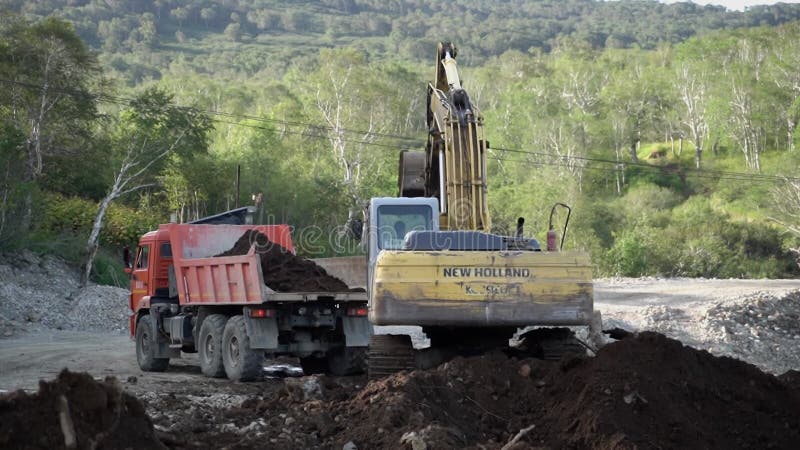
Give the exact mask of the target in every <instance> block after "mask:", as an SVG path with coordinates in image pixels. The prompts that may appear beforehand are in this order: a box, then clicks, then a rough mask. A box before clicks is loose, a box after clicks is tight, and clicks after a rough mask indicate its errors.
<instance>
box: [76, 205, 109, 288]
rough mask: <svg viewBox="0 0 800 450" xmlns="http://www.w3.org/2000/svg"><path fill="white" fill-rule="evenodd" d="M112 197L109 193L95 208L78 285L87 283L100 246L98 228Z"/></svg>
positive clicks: (101, 223) (100, 226)
mask: <svg viewBox="0 0 800 450" xmlns="http://www.w3.org/2000/svg"><path fill="white" fill-rule="evenodd" d="M113 199H114V193H113V192H112V193H109V194H108V195H106V197H105V198H104V199H103V201H101V202H100V207H99V208H98V209H97V215H96V216H95V218H94V224H93V225H92V232H91V233H89V240H88V241H86V256H85V259H84V262H83V271H82V273H81V282H80V286H81V287H83V286H86V285H87V284H88V283H89V277H90V276H91V275H92V265H93V264H94V258H95V257H96V256H97V250H98V249H99V248H100V230H101V229H102V228H103V219H104V218H105V216H106V211H107V210H108V206H109V205H110V204H111V200H113Z"/></svg>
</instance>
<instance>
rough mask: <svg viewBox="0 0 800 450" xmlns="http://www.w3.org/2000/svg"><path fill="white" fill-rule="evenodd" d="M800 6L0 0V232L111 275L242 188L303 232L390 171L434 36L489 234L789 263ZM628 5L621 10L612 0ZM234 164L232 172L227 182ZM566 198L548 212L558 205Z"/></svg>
mask: <svg viewBox="0 0 800 450" xmlns="http://www.w3.org/2000/svg"><path fill="white" fill-rule="evenodd" d="M799 16H800V5H789V4H778V5H773V6H762V7H753V8H750V9H748V10H747V11H745V12H728V11H726V10H725V9H724V8H722V7H713V6H697V5H694V4H691V3H678V4H670V5H664V4H660V3H658V2H655V1H647V0H636V1H634V0H629V1H625V0H623V1H619V2H595V1H591V0H569V1H565V2H556V1H530V0H527V1H526V0H511V1H507V2H491V1H474V2H468V1H454V2H449V3H441V2H433V1H428V0H416V1H402V0H397V1H392V2H375V1H360V0H323V1H303V2H286V1H255V2H239V1H236V0H223V1H210V0H194V1H183V2H178V1H170V0H156V1H153V2H123V1H111V0H107V1H95V0H92V1H81V0H67V1H55V0H50V1H47V0H45V1H25V2H23V1H13V0H3V1H0V17H1V19H0V84H2V87H3V88H2V89H0V130H2V131H0V159H2V164H0V169H2V173H0V250H2V251H14V250H20V249H23V248H26V249H30V250H32V251H36V252H44V253H57V254H59V255H61V256H63V257H65V258H67V259H69V260H71V261H75V262H76V264H79V263H80V262H81V261H85V260H86V258H87V255H91V256H92V257H93V258H92V259H93V260H94V261H95V264H94V265H93V266H91V267H89V268H88V269H89V270H88V272H87V274H86V276H87V278H91V279H93V280H95V281H98V282H102V283H109V284H119V285H124V283H125V281H124V276H123V275H122V273H121V262H120V256H119V255H120V253H121V248H122V247H124V246H126V245H134V244H135V242H136V240H137V238H138V236H139V235H141V234H142V233H144V232H146V231H148V230H150V229H153V228H154V227H156V226H157V224H159V223H163V222H166V221H169V220H170V218H171V217H173V218H174V219H175V220H178V221H188V220H192V219H195V218H198V217H202V216H204V215H207V214H213V213H217V212H221V211H225V210H227V209H230V208H232V207H234V206H236V205H248V204H252V203H253V202H254V199H256V198H258V199H259V207H260V209H259V220H260V221H261V222H263V223H288V224H290V225H292V226H293V227H294V230H295V231H294V236H293V237H294V239H295V241H296V242H297V247H298V250H299V251H300V252H301V254H303V255H305V256H313V257H321V256H331V255H339V254H355V253H358V252H359V251H360V249H359V247H358V245H357V243H355V242H354V241H350V240H349V239H348V238H347V237H345V236H344V234H343V233H342V232H341V227H342V225H344V223H345V221H346V220H347V218H348V216H350V215H352V214H354V212H356V211H359V210H360V208H361V207H362V205H363V202H365V201H367V200H368V199H369V198H371V197H374V196H394V195H397V164H398V153H399V152H400V151H402V150H421V149H423V148H424V143H425V139H426V125H425V114H426V97H425V96H426V89H427V83H428V81H429V80H430V79H431V78H433V75H434V67H433V56H434V50H435V47H436V43H437V42H438V41H439V40H451V41H453V42H455V43H456V45H457V46H458V48H459V54H458V61H459V70H460V72H461V74H462V79H463V80H464V86H465V88H466V90H467V91H468V92H469V93H470V95H471V97H472V100H473V101H474V102H475V103H476V104H477V105H479V106H480V108H481V110H482V112H483V116H484V119H485V123H486V131H487V137H488V140H489V142H490V150H489V156H488V164H489V168H488V170H489V173H488V177H489V206H490V210H491V213H492V220H493V225H494V230H493V231H495V232H499V233H509V232H512V231H513V227H514V223H515V222H516V219H517V217H520V216H523V217H525V218H526V221H527V222H526V224H527V227H526V232H527V233H528V234H530V235H532V236H536V237H539V238H543V237H544V233H545V231H546V229H547V225H548V224H547V221H548V214H549V212H550V210H549V208H550V206H551V205H552V204H553V203H555V202H564V203H568V204H570V205H571V206H572V207H573V211H574V212H573V215H572V219H571V221H570V228H569V233H568V235H567V238H566V244H565V247H566V248H573V249H574V248H578V249H584V250H588V251H590V252H591V254H592V258H593V262H594V264H595V267H596V274H597V275H598V276H613V275H623V276H642V275H656V276H692V277H750V278H760V277H787V276H788V277H791V276H796V275H797V274H798V272H800V270H799V269H798V255H800V254H799V253H798V252H799V251H800V175H798V170H797V167H798V162H800V150H798V145H799V144H800V143H798V137H797V136H796V129H797V124H798V120H800V72H798V71H797V67H800V22H798V21H797V19H800V17H799ZM632 17H635V18H636V20H631V18H632ZM237 169H240V170H241V183H240V184H241V185H240V188H239V189H238V197H237V186H236V183H235V179H236V173H237ZM560 220H563V217H560Z"/></svg>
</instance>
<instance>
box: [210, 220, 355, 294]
mask: <svg viewBox="0 0 800 450" xmlns="http://www.w3.org/2000/svg"><path fill="white" fill-rule="evenodd" d="M253 243H255V244H256V253H257V254H258V255H259V257H260V258H261V271H262V272H263V274H264V283H265V284H266V285H267V286H268V287H269V288H270V289H272V290H274V291H278V292H348V291H351V289H350V288H349V287H348V286H347V285H346V284H345V283H344V282H343V281H342V280H340V279H338V278H336V277H333V276H331V275H328V273H327V272H326V271H325V269H323V268H322V267H319V266H318V265H316V264H314V262H313V261H311V260H309V259H306V258H302V257H300V256H296V255H293V254H292V253H291V252H290V251H288V250H286V249H285V248H284V247H282V246H281V245H278V244H276V243H274V242H272V241H270V240H269V238H268V237H267V236H266V235H264V234H262V233H259V232H258V231H256V230H250V231H247V232H246V233H245V234H243V235H242V237H240V238H239V239H238V240H237V241H236V244H234V246H233V248H231V249H230V250H228V251H226V252H224V253H221V254H219V255H216V256H234V255H245V254H247V252H248V251H250V247H251V245H252V244H253ZM353 290H359V289H353Z"/></svg>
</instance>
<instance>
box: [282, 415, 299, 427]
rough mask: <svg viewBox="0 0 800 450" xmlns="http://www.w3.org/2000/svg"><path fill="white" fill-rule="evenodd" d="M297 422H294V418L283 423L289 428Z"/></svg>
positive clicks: (288, 418) (289, 418)
mask: <svg viewBox="0 0 800 450" xmlns="http://www.w3.org/2000/svg"><path fill="white" fill-rule="evenodd" d="M295 422H296V420H294V418H293V417H287V418H286V420H285V421H284V422H283V424H284V425H286V426H287V427H288V426H289V425H291V424H293V423H295Z"/></svg>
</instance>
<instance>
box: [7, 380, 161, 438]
mask: <svg viewBox="0 0 800 450" xmlns="http://www.w3.org/2000/svg"><path fill="white" fill-rule="evenodd" d="M70 422H71V423H70ZM65 430H66V431H65ZM70 435H72V438H73V439H74V441H73V442H74V443H75V445H74V448H78V449H89V448H92V449H94V448H96V449H104V448H106V449H117V448H127V449H132V450H135V449H157V448H165V447H164V446H163V445H162V444H161V442H160V441H159V440H158V439H157V438H156V436H155V434H154V431H153V425H152V423H151V422H150V419H148V417H147V415H146V414H145V411H144V407H143V406H142V404H141V403H140V402H139V401H138V400H137V399H136V398H135V397H132V396H131V395H129V394H127V393H125V392H123V391H122V390H121V388H120V387H119V386H118V385H117V383H116V380H115V379H113V378H109V379H106V380H105V381H103V382H97V381H95V380H94V379H93V378H92V377H91V376H90V375H88V374H85V373H72V372H69V371H67V370H66V369H65V370H64V371H62V372H61V373H60V374H59V375H58V378H57V379H56V380H55V381H52V382H46V381H41V382H40V383H39V392H38V393H36V394H32V395H30V394H26V393H25V392H23V391H17V392H12V393H10V394H7V395H3V396H0V447H1V448H26V449H59V448H66V447H67V445H66V440H68V439H70V437H69V436H70Z"/></svg>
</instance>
